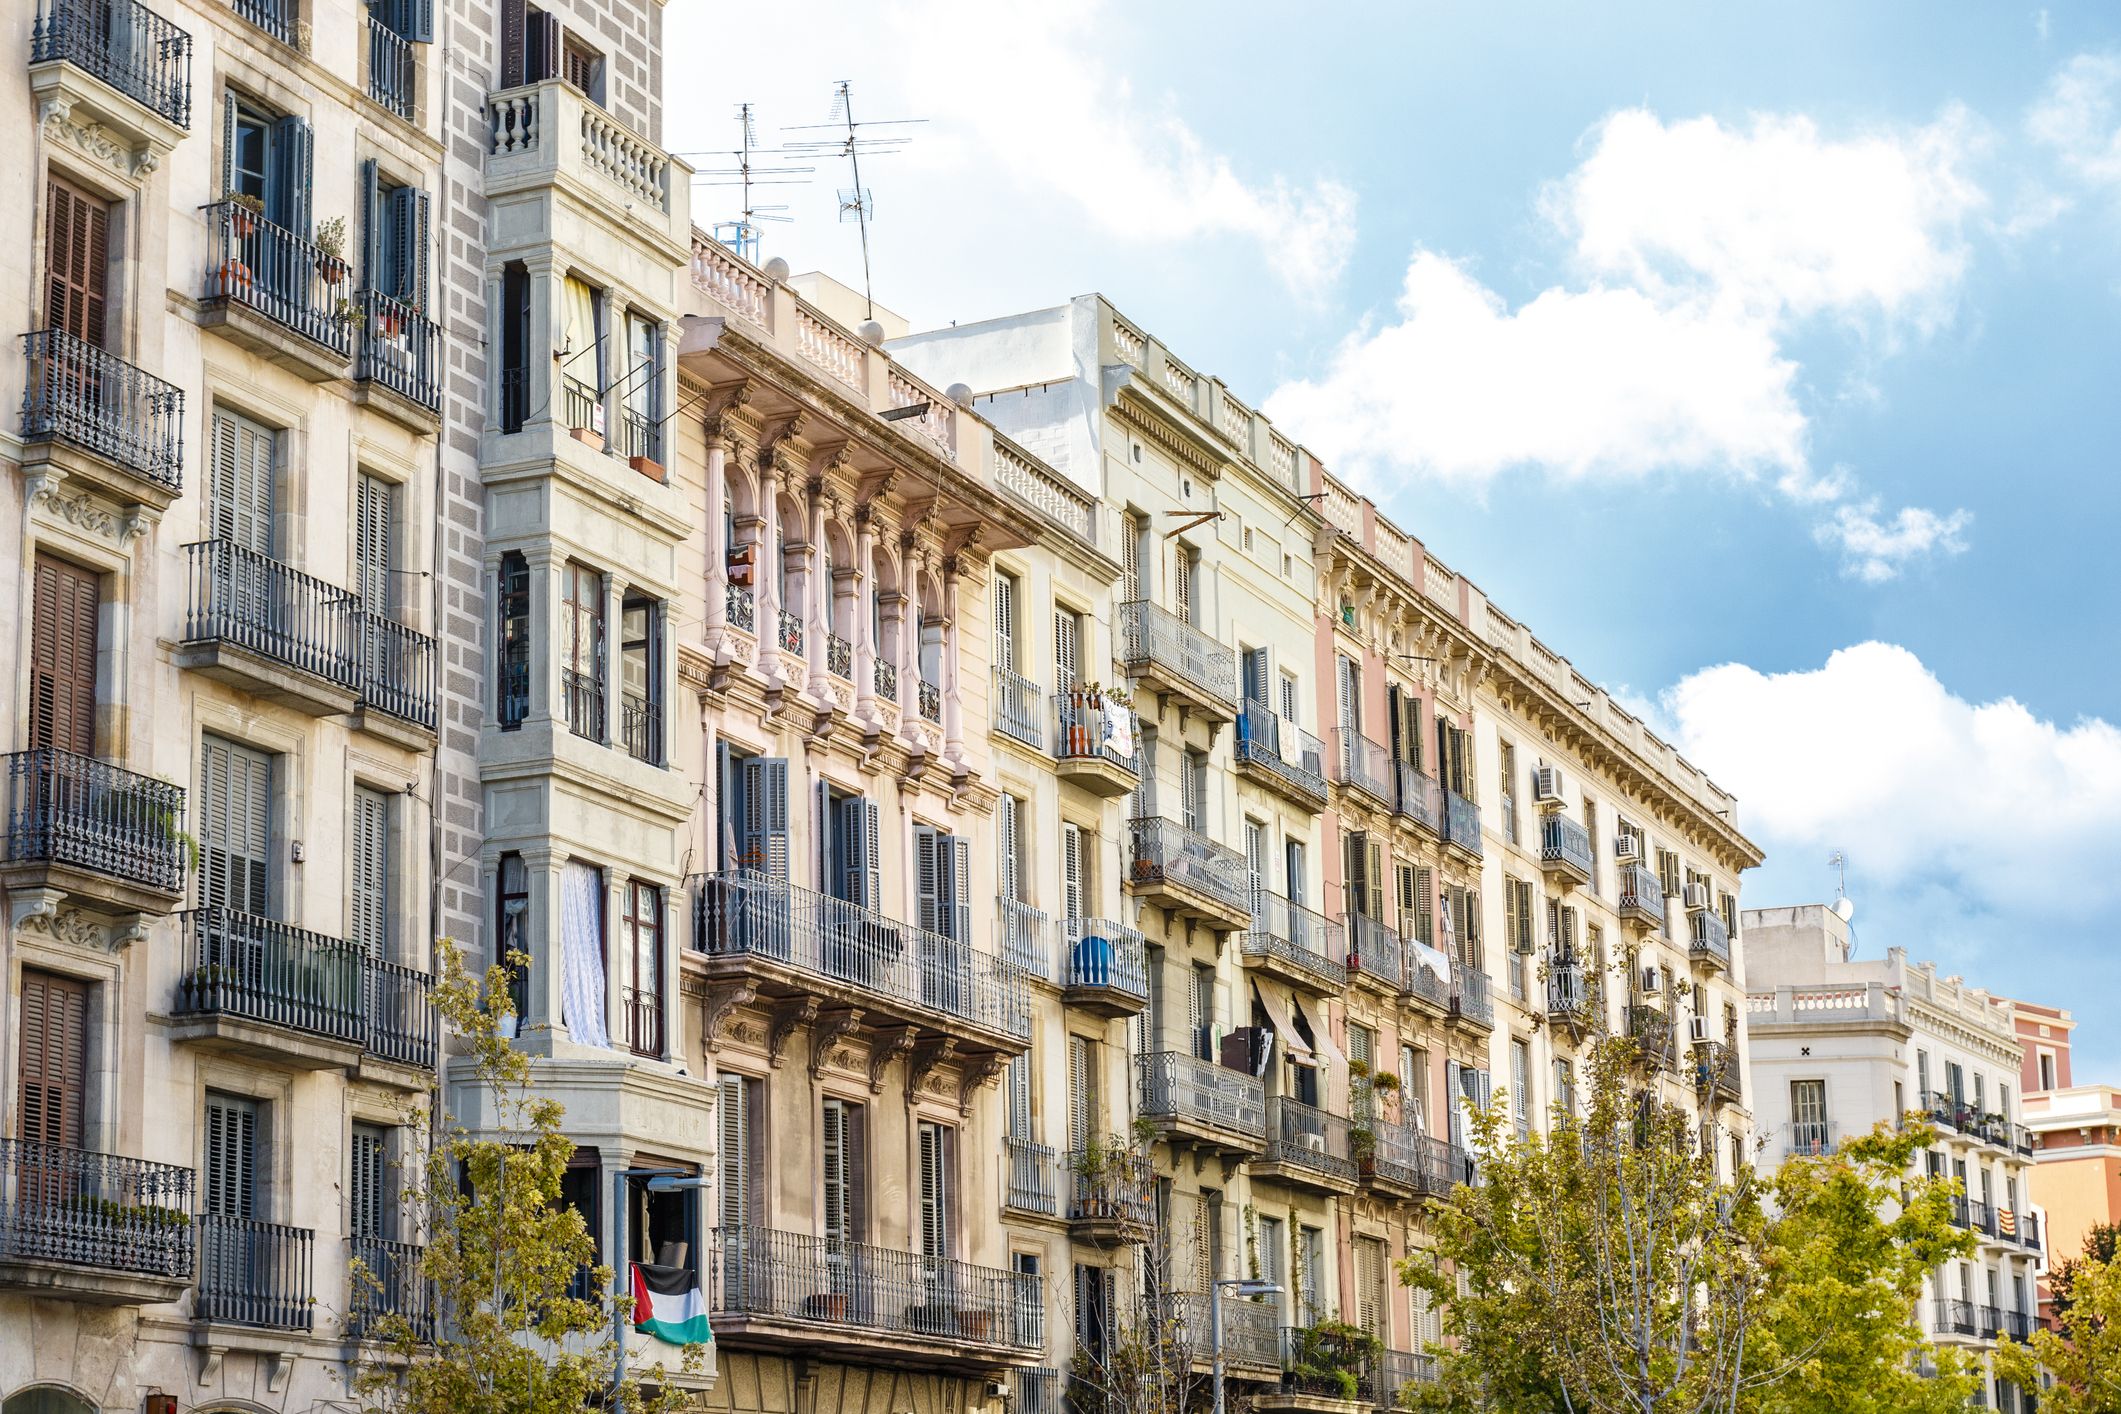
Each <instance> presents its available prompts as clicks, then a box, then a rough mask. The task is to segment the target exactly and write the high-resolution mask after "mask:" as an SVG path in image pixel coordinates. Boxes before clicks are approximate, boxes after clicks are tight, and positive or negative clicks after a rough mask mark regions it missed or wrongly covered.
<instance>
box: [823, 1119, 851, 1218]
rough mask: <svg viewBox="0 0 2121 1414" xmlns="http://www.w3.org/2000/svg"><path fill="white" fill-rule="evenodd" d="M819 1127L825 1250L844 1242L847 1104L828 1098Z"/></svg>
mask: <svg viewBox="0 0 2121 1414" xmlns="http://www.w3.org/2000/svg"><path fill="white" fill-rule="evenodd" d="M820 1121H821V1122H820V1125H819V1136H818V1138H819V1150H820V1152H819V1154H818V1162H819V1166H820V1167H821V1168H822V1169H823V1170H824V1211H823V1214H822V1219H823V1223H824V1237H825V1243H826V1245H827V1247H828V1248H837V1247H838V1246H840V1245H841V1244H843V1243H845V1242H846V1241H847V1240H848V1239H849V1236H850V1234H849V1233H848V1230H847V1217H848V1213H847V1102H846V1101H844V1100H834V1099H828V1100H826V1101H825V1103H824V1110H823V1113H822V1114H821V1115H820Z"/></svg>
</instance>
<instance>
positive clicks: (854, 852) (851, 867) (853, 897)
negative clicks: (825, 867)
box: [838, 796, 884, 908]
mask: <svg viewBox="0 0 2121 1414" xmlns="http://www.w3.org/2000/svg"><path fill="white" fill-rule="evenodd" d="M838 808H839V814H840V842H841V851H842V857H841V859H840V860H839V866H840V880H839V883H840V889H841V893H840V897H842V898H844V899H846V900H847V902H849V903H851V904H854V905H855V906H856V907H858V908H881V907H882V906H883V887H884V885H883V864H882V862H881V860H880V858H879V850H880V845H879V842H878V838H877V836H878V832H879V828H880V826H879V822H878V813H877V806H876V802H875V801H873V800H870V799H867V798H866V797H863V796H855V797H853V798H851V799H847V800H842V801H840V802H839V807H838Z"/></svg>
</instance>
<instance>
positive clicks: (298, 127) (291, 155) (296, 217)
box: [265, 113, 313, 288]
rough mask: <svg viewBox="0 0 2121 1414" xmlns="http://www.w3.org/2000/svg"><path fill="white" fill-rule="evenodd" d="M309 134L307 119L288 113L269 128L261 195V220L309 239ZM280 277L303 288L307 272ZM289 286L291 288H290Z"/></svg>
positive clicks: (310, 182)
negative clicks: (266, 181)
mask: <svg viewBox="0 0 2121 1414" xmlns="http://www.w3.org/2000/svg"><path fill="white" fill-rule="evenodd" d="M310 148H311V134H310V130H309V123H308V121H307V120H305V119H302V118H298V117H296V116H295V115H294V114H292V113H290V114H288V115H286V116H285V117H281V118H275V119H274V120H273V125H272V170H271V184H270V186H269V187H268V189H267V191H266V193H265V219H266V220H268V221H271V222H273V223H274V224H276V225H279V226H282V227H285V228H286V229H287V230H289V231H292V232H294V233H295V235H297V236H299V237H301V238H302V239H303V240H305V241H306V240H308V239H309V205H310V189H311V186H312V185H313V177H312V162H311V156H310ZM280 274H281V278H283V279H286V280H289V281H291V282H293V281H299V282H300V287H302V288H307V286H308V283H309V272H308V271H307V270H287V271H282V272H280ZM291 287H292V286H291Z"/></svg>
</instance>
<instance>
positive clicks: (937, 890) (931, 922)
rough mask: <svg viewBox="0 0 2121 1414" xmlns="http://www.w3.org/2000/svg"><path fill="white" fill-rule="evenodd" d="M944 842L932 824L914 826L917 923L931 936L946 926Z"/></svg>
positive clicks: (915, 917) (914, 884)
mask: <svg viewBox="0 0 2121 1414" xmlns="http://www.w3.org/2000/svg"><path fill="white" fill-rule="evenodd" d="M941 839H942V835H941V833H940V832H939V831H937V830H936V828H935V827H934V826H932V825H915V826H914V827H913V895H914V922H915V923H917V924H918V925H919V926H920V927H921V928H922V929H923V930H925V931H927V932H930V933H937V932H941V931H942V927H943V924H942V887H943V885H942V860H941V858H940V854H941V850H940V847H939V841H940V840H941Z"/></svg>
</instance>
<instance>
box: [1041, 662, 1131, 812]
mask: <svg viewBox="0 0 2121 1414" xmlns="http://www.w3.org/2000/svg"><path fill="white" fill-rule="evenodd" d="M1053 712H1054V732H1053V758H1054V774H1055V775H1057V776H1059V777H1060V778H1061V779H1062V780H1064V781H1069V782H1072V783H1074V784H1075V785H1078V786H1081V787H1082V788H1083V789H1085V790H1087V791H1089V792H1090V793H1091V794H1092V795H1096V796H1102V797H1104V798H1106V799H1111V798H1112V797H1114V796H1121V795H1125V794H1126V793H1127V792H1128V791H1131V790H1133V789H1134V787H1135V785H1136V784H1137V783H1139V782H1140V780H1141V760H1140V745H1139V736H1138V733H1139V730H1140V728H1139V725H1138V724H1137V723H1136V721H1135V718H1134V709H1133V708H1131V707H1126V706H1122V705H1121V704H1119V703H1116V702H1108V701H1106V700H1105V698H1104V696H1103V695H1102V694H1100V693H1096V692H1090V691H1087V690H1083V689H1076V690H1073V691H1069V692H1057V693H1055V694H1054V695H1053ZM1012 735H1013V733H1012Z"/></svg>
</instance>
